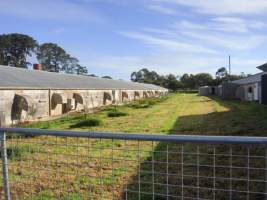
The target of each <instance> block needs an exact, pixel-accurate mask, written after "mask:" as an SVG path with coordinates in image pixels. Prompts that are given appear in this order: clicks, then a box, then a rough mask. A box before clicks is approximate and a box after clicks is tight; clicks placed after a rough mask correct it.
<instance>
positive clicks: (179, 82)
mask: <svg viewBox="0 0 267 200" xmlns="http://www.w3.org/2000/svg"><path fill="white" fill-rule="evenodd" d="M247 76H249V75H246V74H244V73H241V74H240V75H229V73H228V71H227V69H226V68H225V67H221V68H219V69H218V70H217V72H216V76H215V78H214V77H213V76H212V75H211V74H209V73H198V74H187V73H185V74H183V75H182V76H175V75H174V74H168V75H159V74H158V73H157V72H155V71H149V70H148V69H147V68H143V69H141V70H139V71H136V72H133V73H132V74H131V80H132V81H133V82H139V83H149V84H155V85H159V86H162V87H165V88H168V89H170V90H173V91H177V90H184V89H193V90H194V89H198V88H199V87H201V86H218V85H220V84H222V83H223V82H227V81H233V80H238V79H242V78H245V77H247Z"/></svg>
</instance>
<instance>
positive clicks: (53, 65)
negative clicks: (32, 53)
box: [37, 43, 70, 72]
mask: <svg viewBox="0 0 267 200" xmlns="http://www.w3.org/2000/svg"><path fill="white" fill-rule="evenodd" d="M69 58H70V56H69V55H68V54H67V53H66V51H65V50H64V49H63V48H61V47H60V46H58V45H57V44H55V43H44V44H42V45H41V46H40V47H39V49H38V52H37V59H38V61H39V63H41V64H42V67H43V70H45V71H50V72H59V71H60V70H63V69H66V65H67V62H69Z"/></svg>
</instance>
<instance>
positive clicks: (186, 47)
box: [120, 32, 216, 54]
mask: <svg viewBox="0 0 267 200" xmlns="http://www.w3.org/2000/svg"><path fill="white" fill-rule="evenodd" d="M120 34H121V35H123V36H125V37H129V38H132V39H136V40H139V41H142V42H144V43H145V44H148V45H152V46H156V47H160V48H161V49H162V50H165V51H175V52H188V53H209V54H214V53H216V51H215V50H213V49H210V48H206V47H203V46H200V45H195V44H190V43H184V42H179V41H176V40H170V39H162V38H158V37H154V36H151V35H147V34H143V33H140V32H120Z"/></svg>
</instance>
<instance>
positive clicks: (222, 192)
mask: <svg viewBox="0 0 267 200" xmlns="http://www.w3.org/2000/svg"><path fill="white" fill-rule="evenodd" d="M77 134H78V133H77ZM6 150H7V158H8V172H9V186H10V191H11V199H22V200H39V199H40V200H41V199H42V200H46V199H47V200H48V199H52V200H53V199H55V200H56V199H57V200H58V199H59V200H81V199H111V200H115V199H116V200H136V199H137V200H150V199H155V200H161V199H162V200H163V199H164V200H165V199H166V200H176V199H177V200H178V199H212V200H213V199H233V200H236V199H237V200H238V199H240V200H241V199H242V200H243V199H265V195H266V193H265V192H266V185H267V184H266V183H267V182H266V146H264V145H252V144H251V145H247V144H246V145H244V144H243V145H242V144H240V145H239V144H195V143H194V144H193V143H190V142H189V143H187V142H186V143H185V142H177V141H174V142H166V141H165V140H162V141H161V140H160V138H159V139H158V140H157V141H150V140H148V139H146V140H141V139H139V140H136V139H131V138H127V135H126V136H125V139H115V138H110V139H105V138H97V137H94V138H90V137H75V136H72V137H65V136H59V135H57V136H48V135H47V136H34V135H32V134H31V135H27V134H26V135H25V134H24V135H21V134H12V133H7V141H6ZM1 156H2V155H1ZM1 165H2V163H1ZM1 170H2V166H1ZM1 176H2V171H1ZM1 178H2V177H1ZM0 191H1V199H4V192H3V183H1V188H0Z"/></svg>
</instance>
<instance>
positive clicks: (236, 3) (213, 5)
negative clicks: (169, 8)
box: [154, 0, 267, 15]
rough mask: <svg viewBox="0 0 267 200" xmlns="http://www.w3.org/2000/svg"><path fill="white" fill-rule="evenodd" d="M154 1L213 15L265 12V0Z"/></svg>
mask: <svg viewBox="0 0 267 200" xmlns="http://www.w3.org/2000/svg"><path fill="white" fill-rule="evenodd" d="M154 1H155V2H163V3H174V4H177V5H183V6H188V7H191V8H192V9H194V10H195V11H196V12H199V13H207V14H214V15H229V14H265V13H266V12H267V1H265V0H154Z"/></svg>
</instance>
